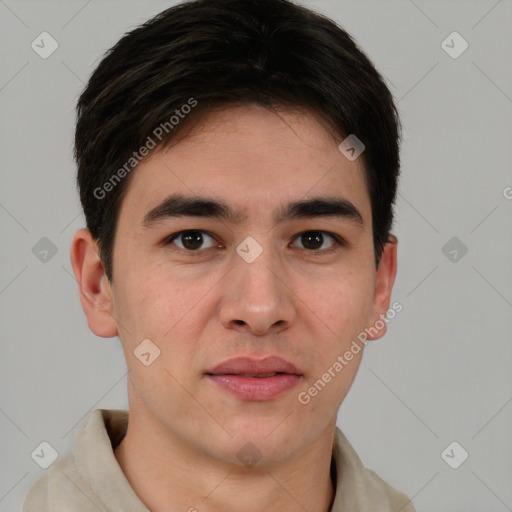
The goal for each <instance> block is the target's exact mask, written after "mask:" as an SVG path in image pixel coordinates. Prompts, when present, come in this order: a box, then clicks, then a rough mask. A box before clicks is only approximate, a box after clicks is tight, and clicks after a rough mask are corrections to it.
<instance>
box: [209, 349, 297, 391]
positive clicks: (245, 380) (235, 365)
mask: <svg viewBox="0 0 512 512" xmlns="http://www.w3.org/2000/svg"><path fill="white" fill-rule="evenodd" d="M205 375H206V377H207V378H208V379H209V380H210V381H211V382H213V383H215V384H216V385H217V386H219V387H220V388H221V389H222V390H224V391H227V392H229V393H230V394H233V395H235V396H237V397H238V398H242V399H244V400H250V401H265V400H271V399H273V398H277V397H278V396H280V395H282V394H283V393H285V392H286V391H289V390H290V389H292V388H294V387H295V386H296V385H298V384H299V382H300V381H301V380H302V378H303V376H302V374H301V373H300V371H299V370H298V369H297V367H296V366H295V365H293V364H292V363H290V362H289V361H286V360H285V359H282V358H280V357H276V356H271V357H267V358H265V359H261V360H256V359H252V358H248V357H238V358H234V359H229V360H227V361H224V362H223V363H221V364H219V365H217V366H216V367H215V368H213V369H212V370H210V371H208V372H206V373H205Z"/></svg>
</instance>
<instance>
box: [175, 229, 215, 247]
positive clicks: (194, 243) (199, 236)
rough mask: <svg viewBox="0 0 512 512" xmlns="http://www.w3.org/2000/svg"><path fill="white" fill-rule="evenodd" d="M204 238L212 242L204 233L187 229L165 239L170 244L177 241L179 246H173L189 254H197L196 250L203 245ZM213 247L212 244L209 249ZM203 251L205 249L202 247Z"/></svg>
mask: <svg viewBox="0 0 512 512" xmlns="http://www.w3.org/2000/svg"><path fill="white" fill-rule="evenodd" d="M205 237H206V238H209V239H210V240H212V241H213V242H214V240H213V238H212V237H211V236H210V235H208V234H207V233H205V232H204V231H201V230H198V229H189V230H186V231H180V232H179V233H175V234H174V235H172V236H171V237H170V238H168V239H167V242H166V243H167V244H171V243H174V241H175V240H178V241H180V242H181V246H180V245H179V244H175V245H177V246H178V247H179V248H180V249H183V250H185V251H190V252H198V249H200V248H201V246H202V245H203V244H204V241H205ZM213 245H214V244H212V245H211V246H210V247H213ZM208 248H209V247H206V249H208ZM203 249H205V247H203Z"/></svg>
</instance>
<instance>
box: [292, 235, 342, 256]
mask: <svg viewBox="0 0 512 512" xmlns="http://www.w3.org/2000/svg"><path fill="white" fill-rule="evenodd" d="M326 237H327V238H330V239H331V240H333V241H334V243H332V244H331V245H329V246H328V247H323V248H322V245H323V244H324V242H325V238H326ZM297 239H298V240H300V241H301V242H302V245H303V248H304V249H307V250H308V251H316V252H321V251H324V250H325V251H328V250H330V249H332V248H333V247H334V246H335V245H336V244H339V241H337V240H336V237H335V236H334V235H330V234H329V233H327V232H326V231H305V232H304V233H301V234H299V235H298V236H297Z"/></svg>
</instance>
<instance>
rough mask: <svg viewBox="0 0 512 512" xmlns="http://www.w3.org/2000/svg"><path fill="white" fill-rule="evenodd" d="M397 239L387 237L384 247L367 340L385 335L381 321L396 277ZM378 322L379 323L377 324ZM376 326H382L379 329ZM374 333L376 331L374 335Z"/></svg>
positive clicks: (383, 324)
mask: <svg viewBox="0 0 512 512" xmlns="http://www.w3.org/2000/svg"><path fill="white" fill-rule="evenodd" d="M397 245H398V239H397V238H396V236H394V235H389V238H388V242H387V243H386V245H385V246H384V249H383V251H382V255H381V258H380V262H379V268H378V269H377V276H376V279H375V293H374V296H373V310H372V318H371V325H370V327H372V329H371V330H370V331H369V334H368V339H369V340H376V339H378V338H381V337H382V336H384V334H386V328H387V323H386V322H385V321H384V320H383V319H384V318H385V316H386V313H387V312H388V309H389V303H390V301H391V292H392V290H393V284H394V282H395V276H396V266H397ZM379 320H380V321H379ZM378 321H379V322H378ZM377 326H382V327H381V328H380V329H379V328H378V327H377ZM375 331H377V332H376V333H375ZM367 332H368V331H367Z"/></svg>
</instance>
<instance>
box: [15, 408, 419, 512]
mask: <svg viewBox="0 0 512 512" xmlns="http://www.w3.org/2000/svg"><path fill="white" fill-rule="evenodd" d="M127 427H128V411H126V410H119V409H96V410H95V411H93V412H92V413H91V415H90V416H89V418H88V421H87V424H86V425H85V426H84V427H82V428H80V429H79V430H78V431H77V432H76V433H75V437H74V444H73V449H72V450H71V451H70V452H68V453H66V454H65V455H63V456H62V457H60V458H58V459H57V460H56V461H55V462H54V463H53V464H52V465H51V466H50V467H49V469H47V470H46V472H45V473H44V474H43V475H42V476H41V477H40V478H39V479H38V480H37V481H36V482H35V483H34V485H33V486H32V487H31V488H30V490H29V492H28V493H27V496H26V497H25V502H24V504H23V512H98V511H101V512H149V510H148V508H147V507H146V506H145V505H144V503H143V502H142V501H141V500H140V498H139V497H138V496H137V494H136V493H135V491H134V490H133V488H132V487H131V485H130V483H129V482H128V480H127V479H126V477H125V475H124V473H123V471H122V469H121V467H120V466H119V464H118V462H117V459H116V457H115V455H114V448H115V447H116V446H117V445H118V444H119V443H120V442H121V440H122V438H123V437H124V435H125V433H126V430H127ZM331 462H332V467H335V469H336V471H335V481H336V489H335V496H334V501H333V505H332V507H331V512H416V511H415V509H414V507H413V505H412V503H411V501H410V500H409V499H408V498H407V496H405V494H402V493H401V492H399V491H397V490H396V489H395V488H394V487H391V486H390V485H389V484H387V483H386V482H384V480H382V479H381V478H380V477H379V476H378V475H377V474H376V473H375V472H374V471H372V470H370V469H367V468H365V467H364V466H363V464H362V462H361V460H360V459H359V457H358V455H357V454H356V452H355V451H354V449H353V448H352V446H351V445H350V443H349V442H348V440H347V438H346V437H345V435H344V434H343V433H342V432H341V430H340V429H339V428H338V427H336V432H335V437H334V442H333V450H332V458H331Z"/></svg>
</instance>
